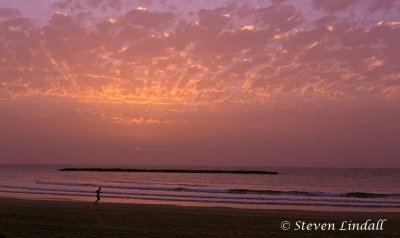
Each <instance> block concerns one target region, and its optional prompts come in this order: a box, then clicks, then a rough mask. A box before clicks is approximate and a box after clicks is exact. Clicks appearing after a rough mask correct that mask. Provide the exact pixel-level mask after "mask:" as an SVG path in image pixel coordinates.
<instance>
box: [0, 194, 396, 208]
mask: <svg viewBox="0 0 400 238" xmlns="http://www.w3.org/2000/svg"><path fill="white" fill-rule="evenodd" d="M0 193H14V194H33V195H54V196H63V198H62V200H65V199H66V197H68V196H69V197H74V196H75V197H87V198H88V197H92V196H91V195H86V194H80V193H51V192H36V191H35V192H20V191H7V190H0ZM102 197H103V198H115V199H133V200H153V201H169V202H203V203H218V204H221V203H224V204H246V205H283V206H321V207H323V206H330V207H353V208H354V207H359V208H400V206H393V205H384V204H379V205H376V204H339V203H321V202H316V203H298V202H281V201H269V202H265V201H261V202H258V201H251V202H248V201H218V200H204V199H202V200H201V199H180V200H176V199H171V198H158V197H157V198H151V197H135V196H116V195H113V196H110V195H103V196H102Z"/></svg>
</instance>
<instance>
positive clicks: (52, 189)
mask: <svg viewBox="0 0 400 238" xmlns="http://www.w3.org/2000/svg"><path fill="white" fill-rule="evenodd" d="M0 188H6V189H17V190H28V191H45V192H64V193H65V192H67V193H81V194H95V192H94V191H87V190H71V189H54V188H28V187H18V186H0ZM14 191H15V190H14ZM102 194H110V195H129V196H155V197H175V198H199V199H218V200H223V199H224V200H259V201H292V202H293V201H294V202H340V203H368V204H375V203H376V204H378V203H382V204H383V203H385V204H397V205H400V201H390V200H389V201H375V200H367V201H365V200H360V199H356V200H354V199H353V200H343V199H329V198H318V199H313V198H289V197H254V196H244V197H243V196H241V197H237V196H235V195H231V196H213V195H199V194H188V195H186V194H163V193H138V192H117V191H103V192H102Z"/></svg>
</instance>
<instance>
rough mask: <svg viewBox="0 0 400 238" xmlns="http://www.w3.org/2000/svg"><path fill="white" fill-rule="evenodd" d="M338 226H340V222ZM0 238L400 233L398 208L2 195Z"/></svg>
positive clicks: (285, 235)
mask: <svg viewBox="0 0 400 238" xmlns="http://www.w3.org/2000/svg"><path fill="white" fill-rule="evenodd" d="M367 219H372V220H373V221H376V220H378V219H387V220H388V221H387V222H386V223H385V224H384V230H383V231H293V229H290V231H283V230H282V229H281V228H280V226H281V222H282V221H284V220H287V221H289V222H291V223H292V228H293V227H294V223H295V221H298V220H302V221H308V222H335V224H336V223H337V224H340V223H341V222H342V221H343V220H352V221H353V222H356V221H358V222H364V221H366V220H367ZM337 229H338V227H337ZM0 237H7V238H8V237H40V238H43V237H52V238H53V237H224V238H229V237H400V213H378V212H376V213H361V212H311V211H290V210H251V209H233V208H218V207H215V208H213V207H182V206H170V205H140V204H112V203H100V205H99V206H94V205H93V203H87V202H72V201H71V202H67V201H40V200H22V199H9V198H0Z"/></svg>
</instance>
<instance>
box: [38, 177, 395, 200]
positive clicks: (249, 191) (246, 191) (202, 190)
mask: <svg viewBox="0 0 400 238" xmlns="http://www.w3.org/2000/svg"><path fill="white" fill-rule="evenodd" d="M36 183H37V184H44V185H61V186H79V187H99V186H101V187H103V188H112V189H132V190H156V191H176V192H198V193H229V194H261V195H286V196H311V197H353V198H400V194H398V193H395V194H382V193H367V192H347V193H330V192H307V191H276V190H257V189H241V188H238V189H215V188H193V187H191V188H189V187H176V186H122V185H110V184H94V183H76V182H54V181H36Z"/></svg>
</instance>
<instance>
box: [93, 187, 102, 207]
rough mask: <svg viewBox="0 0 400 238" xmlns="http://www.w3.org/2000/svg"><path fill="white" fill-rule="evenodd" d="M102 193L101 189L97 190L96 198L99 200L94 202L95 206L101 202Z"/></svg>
mask: <svg viewBox="0 0 400 238" xmlns="http://www.w3.org/2000/svg"><path fill="white" fill-rule="evenodd" d="M100 193H101V187H99V189H97V190H96V198H97V200H96V201H95V202H94V205H97V203H98V202H99V201H100Z"/></svg>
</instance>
